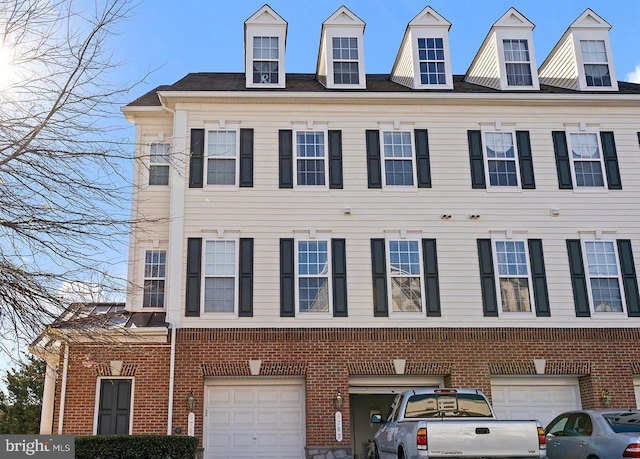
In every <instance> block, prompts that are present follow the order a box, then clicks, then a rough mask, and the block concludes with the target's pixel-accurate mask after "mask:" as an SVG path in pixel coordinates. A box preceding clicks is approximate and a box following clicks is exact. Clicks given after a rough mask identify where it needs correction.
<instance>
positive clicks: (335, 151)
mask: <svg viewBox="0 0 640 459" xmlns="http://www.w3.org/2000/svg"><path fill="white" fill-rule="evenodd" d="M328 134H329V188H331V189H336V190H341V189H342V131H329V133H328Z"/></svg>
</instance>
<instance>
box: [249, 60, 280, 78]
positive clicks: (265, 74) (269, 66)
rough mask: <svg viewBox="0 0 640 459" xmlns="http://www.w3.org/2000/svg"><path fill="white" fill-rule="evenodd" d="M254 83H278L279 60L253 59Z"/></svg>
mask: <svg viewBox="0 0 640 459" xmlns="http://www.w3.org/2000/svg"><path fill="white" fill-rule="evenodd" d="M253 82H254V83H277V82H278V62H269V61H253Z"/></svg>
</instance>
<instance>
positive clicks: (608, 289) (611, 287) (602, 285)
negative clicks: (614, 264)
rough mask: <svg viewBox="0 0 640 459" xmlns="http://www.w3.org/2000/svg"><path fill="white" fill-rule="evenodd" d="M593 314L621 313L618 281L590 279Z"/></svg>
mask: <svg viewBox="0 0 640 459" xmlns="http://www.w3.org/2000/svg"><path fill="white" fill-rule="evenodd" d="M591 293H592V295H593V309H594V310H595V312H622V297H621V295H620V284H619V282H618V279H617V278H616V279H598V278H596V279H591Z"/></svg>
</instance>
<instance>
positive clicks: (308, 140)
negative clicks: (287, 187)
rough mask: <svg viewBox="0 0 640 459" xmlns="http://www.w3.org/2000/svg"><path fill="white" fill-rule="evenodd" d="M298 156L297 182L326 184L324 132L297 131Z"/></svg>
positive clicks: (317, 184)
mask: <svg viewBox="0 0 640 459" xmlns="http://www.w3.org/2000/svg"><path fill="white" fill-rule="evenodd" d="M296 156H297V158H298V160H297V161H296V168H297V184H298V185H316V186H324V185H325V166H326V164H325V159H324V158H325V145H324V132H321V131H308V132H297V133H296ZM302 158H304V159H302ZM307 158H309V159H307Z"/></svg>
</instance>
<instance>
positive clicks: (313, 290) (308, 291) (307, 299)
mask: <svg viewBox="0 0 640 459" xmlns="http://www.w3.org/2000/svg"><path fill="white" fill-rule="evenodd" d="M298 292H299V295H300V312H327V311H329V280H328V278H326V277H303V278H299V279H298Z"/></svg>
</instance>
